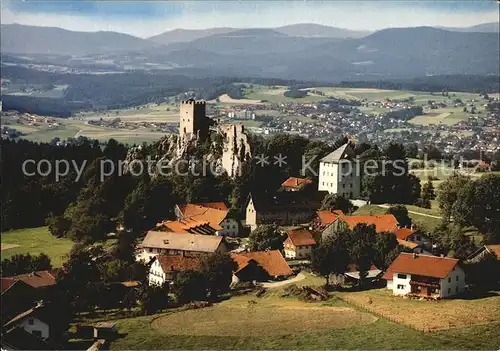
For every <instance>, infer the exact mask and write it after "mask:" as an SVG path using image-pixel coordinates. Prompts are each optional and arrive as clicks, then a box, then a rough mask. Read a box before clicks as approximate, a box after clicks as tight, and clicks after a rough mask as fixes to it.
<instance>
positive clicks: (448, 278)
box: [383, 253, 465, 299]
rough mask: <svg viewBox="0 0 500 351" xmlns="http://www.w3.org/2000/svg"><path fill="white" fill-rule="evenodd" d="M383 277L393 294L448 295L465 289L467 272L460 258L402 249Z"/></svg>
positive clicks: (441, 296)
mask: <svg viewBox="0 0 500 351" xmlns="http://www.w3.org/2000/svg"><path fill="white" fill-rule="evenodd" d="M383 278H384V279H385V280H386V281H387V289H389V290H392V291H393V293H394V295H401V296H404V295H408V296H416V297H426V298H435V299H436V298H446V297H450V296H453V295H455V294H458V293H461V292H464V291H465V273H464V271H463V269H462V268H461V267H460V266H459V264H458V260H456V259H453V258H447V257H437V256H429V255H421V254H416V253H413V254H412V253H401V254H400V255H399V256H398V257H397V258H396V259H395V260H394V261H393V262H392V264H391V265H390V266H389V268H387V271H386V272H385V274H384V276H383Z"/></svg>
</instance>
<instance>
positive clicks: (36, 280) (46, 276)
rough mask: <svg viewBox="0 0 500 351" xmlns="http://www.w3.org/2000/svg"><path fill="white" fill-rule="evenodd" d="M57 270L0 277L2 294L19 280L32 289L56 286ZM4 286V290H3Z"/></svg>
mask: <svg viewBox="0 0 500 351" xmlns="http://www.w3.org/2000/svg"><path fill="white" fill-rule="evenodd" d="M56 274H57V270H55V269H52V270H47V271H37V272H33V273H26V274H19V275H14V276H11V277H2V293H3V292H4V291H5V290H7V289H8V288H9V287H10V286H11V285H13V284H14V282H15V281H17V280H21V281H23V282H24V283H26V284H28V285H30V286H31V287H33V288H43V287H46V286H52V285H56V284H57V282H56ZM4 284H5V288H4Z"/></svg>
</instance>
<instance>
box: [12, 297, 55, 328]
mask: <svg viewBox="0 0 500 351" xmlns="http://www.w3.org/2000/svg"><path fill="white" fill-rule="evenodd" d="M28 317H31V318H37V319H40V320H41V321H42V322H44V323H47V324H50V322H51V321H52V320H54V318H58V317H56V315H55V314H54V311H53V310H51V309H49V308H48V307H47V306H46V305H45V304H43V303H40V304H37V305H36V306H34V307H32V308H30V309H28V310H26V311H24V312H21V313H19V314H18V315H17V316H15V317H14V318H12V319H11V320H9V321H8V322H7V323H5V324H4V325H3V326H4V327H8V326H14V325H17V324H18V323H19V322H21V321H23V320H24V319H25V318H28Z"/></svg>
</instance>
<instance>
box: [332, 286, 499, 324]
mask: <svg viewBox="0 0 500 351" xmlns="http://www.w3.org/2000/svg"><path fill="white" fill-rule="evenodd" d="M341 296H342V298H343V299H344V300H346V301H348V302H351V303H353V304H355V305H358V306H361V307H363V308H365V309H367V310H369V311H372V312H375V313H376V314H377V315H382V316H384V317H387V318H389V319H391V320H394V321H397V322H398V323H401V324H405V325H408V326H410V327H412V328H415V329H417V330H422V331H437V330H443V329H450V328H461V327H466V326H473V325H481V324H488V323H500V292H491V293H488V294H487V295H486V296H479V297H464V298H454V299H449V300H441V301H436V302H431V301H420V300H410V299H403V298H401V297H397V296H393V295H392V291H390V290H387V289H375V290H368V291H361V292H348V293H341Z"/></svg>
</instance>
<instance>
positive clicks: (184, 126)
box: [179, 99, 214, 140]
mask: <svg viewBox="0 0 500 351" xmlns="http://www.w3.org/2000/svg"><path fill="white" fill-rule="evenodd" d="M179 117H180V121H179V122H180V126H179V134H180V137H181V139H183V140H184V139H185V138H188V139H191V138H193V137H196V138H197V139H198V140H203V139H204V138H205V137H206V136H207V135H208V133H209V128H210V126H211V125H212V124H213V123H214V121H213V120H212V119H210V118H208V117H207V116H206V103H205V101H196V100H194V99H189V100H183V101H181V107H180V116H179Z"/></svg>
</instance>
